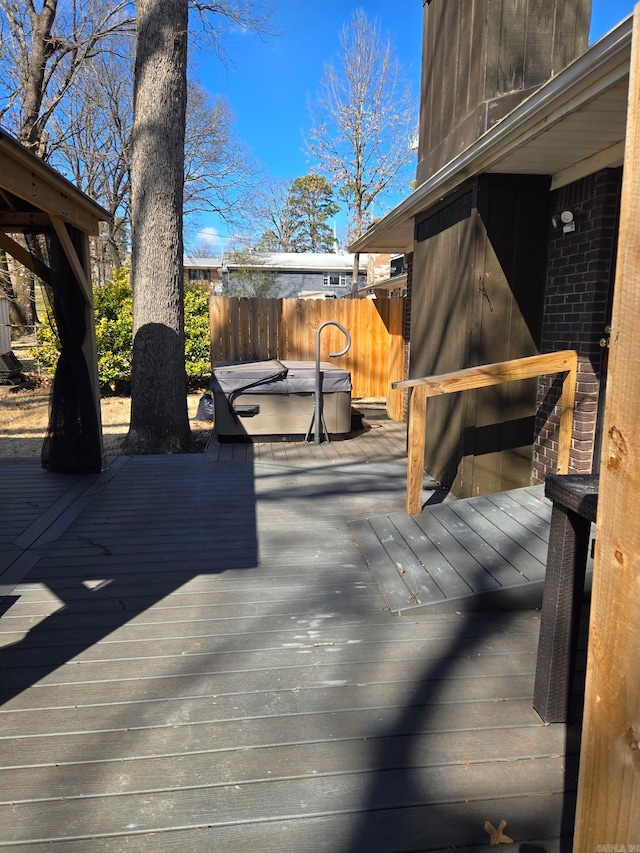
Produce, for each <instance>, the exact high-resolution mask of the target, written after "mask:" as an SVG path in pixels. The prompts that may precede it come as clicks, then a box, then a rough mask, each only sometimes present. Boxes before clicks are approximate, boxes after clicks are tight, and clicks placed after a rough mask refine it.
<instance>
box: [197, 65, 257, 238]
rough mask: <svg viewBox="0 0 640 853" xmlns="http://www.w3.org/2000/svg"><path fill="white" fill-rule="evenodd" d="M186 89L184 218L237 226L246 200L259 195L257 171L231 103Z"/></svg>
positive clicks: (198, 87) (199, 88) (218, 97)
mask: <svg viewBox="0 0 640 853" xmlns="http://www.w3.org/2000/svg"><path fill="white" fill-rule="evenodd" d="M187 88H188V95H187V129H186V137H185V185H184V212H185V216H189V215H191V214H193V213H195V212H200V211H208V212H214V213H217V214H218V215H219V216H220V217H221V218H222V219H224V220H225V221H227V222H228V223H229V224H236V223H238V222H239V221H242V220H243V219H244V218H245V217H246V214H247V206H246V201H245V200H246V199H247V198H249V197H251V196H252V195H253V194H254V192H255V189H256V184H257V176H258V169H257V166H256V165H255V163H254V162H253V161H252V159H251V156H250V154H249V151H248V149H247V148H246V146H245V145H243V144H242V142H240V140H239V139H238V138H237V137H236V135H235V133H234V130H233V122H234V116H233V114H232V112H231V109H230V107H229V104H228V102H227V101H226V99H225V98H223V97H221V96H219V95H218V96H216V97H215V98H212V97H211V96H210V95H209V93H208V92H206V91H205V90H204V89H203V88H202V87H201V86H199V85H197V84H196V83H195V82H190V83H188V87H187Z"/></svg>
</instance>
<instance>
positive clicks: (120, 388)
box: [32, 267, 211, 393]
mask: <svg viewBox="0 0 640 853" xmlns="http://www.w3.org/2000/svg"><path fill="white" fill-rule="evenodd" d="M93 304H94V310H95V318H96V323H95V329H96V344H97V349H98V376H99V379H100V385H101V387H102V390H103V391H107V390H109V391H112V392H117V393H129V392H130V389H131V353H132V333H133V297H132V293H131V281H130V275H129V269H128V268H127V267H123V268H121V269H119V270H116V271H115V273H114V276H113V278H112V280H111V281H110V282H107V284H103V285H99V286H96V287H94V289H93ZM184 311H185V318H184V325H185V366H186V372H187V380H188V382H189V383H190V384H198V383H201V382H202V381H204V380H205V377H207V376H208V375H209V374H210V372H211V355H210V352H211V345H210V336H209V335H210V333H209V296H208V293H207V291H206V290H204V289H203V288H201V287H200V286H199V285H194V284H187V285H186V286H185V296H184ZM59 353H60V347H59V344H58V339H57V335H56V333H55V329H54V324H53V323H51V322H50V320H49V318H48V321H47V322H46V323H44V324H43V325H42V326H41V327H40V328H39V329H38V332H37V348H36V349H35V350H34V351H33V352H32V356H33V358H34V359H35V360H36V362H37V363H38V364H39V365H40V367H42V368H45V369H46V368H53V367H55V365H56V362H57V360H58V355H59Z"/></svg>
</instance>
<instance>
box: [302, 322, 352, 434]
mask: <svg viewBox="0 0 640 853" xmlns="http://www.w3.org/2000/svg"><path fill="white" fill-rule="evenodd" d="M326 326H336V327H337V328H338V329H340V331H341V332H342V333H343V335H344V336H345V337H346V339H347V345H346V346H345V348H344V349H341V350H340V352H330V353H329V355H328V358H339V357H340V356H341V355H346V354H347V353H348V352H349V350H350V349H351V335H350V334H349V332H348V331H347V330H346V329H345V327H344V326H343V325H342V324H341V323H338V322H337V321H336V320H326V321H325V322H324V323H321V324H320V325H319V326H318V328H317V329H316V385H315V400H314V405H313V413H312V415H311V422H310V424H309V428H308V429H307V434H306V436H305V441H306V440H307V439H308V438H309V434H310V433H311V425H312V424H314V427H315V429H314V443H315V444H320V442H321V440H322V439H321V431H322V430H324V434H325V436H326V438H327V441H329V433H328V431H327V427H326V424H325V422H324V417H323V415H322V371H321V370H320V335H321V333H322V330H323V329H324V328H326Z"/></svg>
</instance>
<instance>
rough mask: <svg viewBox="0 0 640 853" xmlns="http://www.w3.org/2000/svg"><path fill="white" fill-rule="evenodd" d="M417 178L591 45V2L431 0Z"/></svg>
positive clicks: (425, 40) (427, 8)
mask: <svg viewBox="0 0 640 853" xmlns="http://www.w3.org/2000/svg"><path fill="white" fill-rule="evenodd" d="M424 8H425V12H424V25H423V51H424V53H423V73H422V105H421V118H420V152H419V161H420V163H419V166H418V183H422V181H424V180H425V179H426V178H427V177H428V176H429V175H430V174H432V173H433V172H434V171H435V170H436V169H437V168H439V167H440V166H442V165H444V163H446V162H447V161H448V160H450V159H451V158H452V157H453V156H455V155H456V154H458V153H459V152H460V151H462V150H464V148H466V147H467V146H468V145H470V144H471V143H472V142H473V141H474V140H475V139H476V138H477V137H478V136H480V135H481V134H482V133H483V132H484V131H485V130H486V129H487V128H488V126H489V125H490V124H491V123H492V122H494V121H496V120H498V119H499V118H501V117H502V116H504V115H505V114H506V113H507V112H508V111H510V110H511V109H513V108H514V107H515V106H516V104H517V102H518V101H519V100H522V99H523V98H524V97H526V95H527V94H528V93H529V92H530V91H531V90H532V89H533V88H535V87H537V86H539V85H541V84H542V83H544V82H545V81H546V80H548V79H549V78H550V77H552V76H553V75H554V74H555V73H557V71H558V70H559V69H560V68H563V67H564V66H565V65H567V64H568V63H569V62H571V60H573V59H575V57H576V56H578V55H579V54H580V53H582V52H583V51H584V50H585V49H586V47H587V39H588V33H589V18H590V8H591V2H590V0H521V2H518V3H514V2H513V0H501V2H495V0H465V2H464V3H450V2H445V0H429V2H428V3H427V4H426V5H425V7H424Z"/></svg>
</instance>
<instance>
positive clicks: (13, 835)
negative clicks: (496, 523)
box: [0, 431, 579, 853]
mask: <svg viewBox="0 0 640 853" xmlns="http://www.w3.org/2000/svg"><path fill="white" fill-rule="evenodd" d="M372 432H375V431H372ZM393 434H394V435H395V434H396V433H393ZM396 437H397V439H398V441H397V450H398V452H397V458H396V457H394V458H391V459H390V458H386V457H385V455H384V454H383V453H381V452H380V451H379V452H378V454H377V455H376V452H375V444H374V443H373V436H372V435H371V434H367V444H366V446H364V447H363V448H362V449H361V450H358V446H357V445H350V444H349V443H348V442H342V443H341V448H340V451H341V452H340V453H337V452H334V449H333V448H332V446H331V445H333V442H332V443H331V445H330V446H328V447H327V446H326V445H320V446H319V447H318V448H316V447H314V449H313V450H311V449H309V448H305V447H302V446H299V447H297V448H296V449H295V454H294V453H292V452H288V453H287V452H285V451H284V450H283V449H282V448H279V447H277V446H271V445H253V446H249V451H250V452H246V448H245V453H244V454H242V453H240V452H238V454H237V456H239V457H240V458H234V453H233V450H232V451H231V452H226V453H223V452H222V449H218V448H210V451H211V452H209V451H208V452H207V454H205V455H204V457H203V456H200V457H198V456H197V455H194V456H193V457H190V456H185V457H162V458H159V457H134V458H130V459H123V460H121V463H120V464H119V467H118V468H117V470H115V469H114V470H113V471H111V476H110V477H108V478H106V479H105V482H104V483H103V484H102V486H101V487H100V488H91V489H88V490H85V491H84V492H83V493H82V494H81V495H78V496H77V498H76V499H75V500H73V501H70V502H69V504H68V506H67V507H66V509H64V510H62V511H60V512H58V513H57V515H56V516H55V519H54V524H53V526H52V525H51V524H49V525H48V526H45V527H44V531H43V526H42V525H41V524H38V517H37V513H36V515H35V516H33V515H31V516H30V517H29V519H27V521H26V526H25V518H26V516H23V521H22V522H21V523H22V525H23V526H22V527H21V528H20V527H12V528H11V531H10V532H9V535H8V542H7V543H5V545H4V546H3V547H4V548H5V551H3V552H2V553H7V552H8V551H9V548H10V547H13V546H12V545H11V543H12V542H13V541H14V540H15V538H16V537H18V536H20V535H21V534H23V533H24V531H25V530H26V529H27V528H28V527H29V526H30V525H31V538H30V542H27V541H26V540H25V541H24V544H25V546H26V547H25V548H23V549H18V550H20V551H21V555H22V556H21V559H22V560H24V561H28V562H29V566H28V567H27V566H26V565H25V566H23V568H24V569H25V572H26V573H24V575H23V576H22V577H17V576H16V577H14V578H8V579H7V583H6V585H5V589H6V590H10V591H11V596H10V598H7V599H6V601H7V609H6V611H4V612H3V615H2V617H1V618H0V671H1V672H2V679H1V680H0V826H2V827H3V829H2V832H1V833H0V850H2V849H5V848H6V849H16V850H18V849H27V850H32V851H39V850H42V851H44V850H47V851H51V850H53V851H59V852H60V853H76V851H82V853H101V851H109V853H113V851H115V850H118V851H119V850H123V851H124V850H136V851H139V852H140V853H163V851H171V853H174V851H175V850H182V851H185V853H186V852H187V851H194V853H195V851H199V853H201V851H203V850H224V851H225V853H248V851H252V853H253V851H255V850H265V851H283V853H284V851H291V853H294V851H295V853H301V851H309V853H318V851H322V850H326V851H330V853H362V851H363V850H366V851H367V853H383V851H387V853H398V850H399V849H415V850H425V851H426V850H441V849H445V848H447V847H453V846H455V847H458V848H462V849H466V850H467V851H468V853H470V851H473V850H476V849H477V850H479V849H484V848H485V846H486V844H487V842H488V835H487V833H486V831H485V830H484V828H483V826H484V821H485V820H487V819H489V820H492V821H493V823H494V824H496V825H497V823H499V821H500V819H501V817H505V818H506V819H507V820H508V821H509V825H508V829H507V831H508V832H510V834H511V835H512V836H513V837H515V838H516V840H517V841H518V842H520V843H521V844H522V845H525V844H527V843H529V844H531V845H533V844H537V845H538V848H539V849H540V850H544V851H547V853H559V851H560V847H559V838H560V837H561V836H562V835H568V834H570V832H571V811H572V808H573V802H574V797H575V792H574V787H575V785H574V781H573V775H574V774H573V771H571V772H569V771H568V770H567V767H569V768H571V763H572V762H575V756H576V754H577V749H578V743H577V733H576V732H575V731H574V728H573V727H571V726H564V725H561V726H544V725H543V724H542V722H541V720H540V719H539V717H538V716H537V714H535V712H534V711H533V708H532V694H533V676H534V670H535V661H536V648H537V639H538V632H539V614H538V613H536V612H534V611H515V610H513V611H507V612H504V613H498V614H497V613H492V614H491V615H490V618H488V617H487V616H485V615H484V614H483V613H474V612H462V611H461V612H459V613H457V614H456V613H437V612H435V613H434V612H426V613H425V612H420V611H408V612H406V613H405V614H404V615H403V618H402V619H399V618H397V617H396V616H393V615H392V614H391V613H390V612H389V607H388V604H387V602H386V600H385V597H384V596H383V595H382V594H381V587H380V586H379V584H378V582H377V580H376V578H375V577H374V575H373V574H372V572H371V569H370V567H369V565H368V563H367V561H366V559H365V557H366V552H365V549H364V548H363V549H361V548H359V547H358V545H357V544H356V540H355V539H354V536H353V532H354V531H355V530H357V529H358V527H359V526H360V527H363V529H364V526H366V527H367V528H368V530H369V531H371V536H372V544H375V543H374V539H375V540H377V541H378V542H379V541H380V539H379V538H378V536H382V538H383V539H384V538H389V537H391V540H390V541H392V543H393V548H392V549H391V554H392V555H393V557H394V558H395V560H394V559H392V556H389V554H387V561H388V564H390V565H391V568H392V569H393V570H394V571H395V576H396V578H398V580H401V577H400V575H399V574H398V571H397V568H395V564H396V563H398V562H400V561H401V560H400V558H401V557H402V555H403V554H405V555H406V552H407V551H408V550H411V551H412V553H416V549H417V548H418V545H419V544H424V541H425V539H426V535H425V533H424V531H423V529H422V528H421V527H420V525H419V524H418V523H417V522H416V521H415V520H414V519H409V517H408V516H406V514H405V513H404V511H403V506H404V499H405V487H406V467H405V461H404V458H403V457H404V440H403V439H402V440H401V439H400V432H399V431H397V435H396ZM392 446H393V445H392ZM20 467H21V463H20V462H19V461H18V462H14V461H12V460H10V461H7V462H4V461H3V462H0V468H1V469H2V471H1V472H0V473H4V471H5V470H9V469H11V470H12V472H13V473H12V475H11V476H12V479H13V480H14V481H15V482H17V481H19V480H20ZM27 467H28V466H27ZM30 476H31V480H30V488H31V489H32V493H31V496H32V498H35V499H36V502H37V503H38V504H39V506H40V511H41V512H42V513H44V512H46V511H47V508H48V507H49V506H51V505H52V504H55V502H56V500H58V498H59V494H58V496H56V495H55V494H54V493H52V492H50V491H49V488H50V483H49V480H48V475H47V474H46V472H44V473H42V474H41V473H40V472H36V471H35V470H34V469H33V466H31V474H30ZM39 484H41V485H42V489H43V495H45V497H42V498H41V497H40V495H39V492H38V490H39V488H40V485H39ZM54 491H55V490H54ZM500 500H501V501H502V499H500ZM505 500H506V499H505ZM535 500H536V498H535V494H528V495H523V496H522V499H520V497H519V498H518V500H517V501H516V505H515V506H514V505H513V504H512V503H511V501H510V500H506V509H507V511H508V512H510V513H511V514H512V516H513V519H514V522H515V523H517V524H519V525H520V526H522V521H521V519H522V518H523V516H522V515H521V512H522V510H521V508H520V507H521V506H524V507H525V509H526V505H527V502H528V503H529V504H530V503H531V502H532V501H535ZM61 508H62V504H60V505H59V509H61ZM436 510H438V507H436ZM456 518H457V516H456ZM541 518H542V522H544V516H542V517H541ZM451 519H453V521H454V522H455V524H453V526H452V525H451V524H450V526H449V528H448V529H447V528H446V527H445V526H444V525H443V523H442V521H441V520H440V521H438V524H439V525H440V528H439V529H440V530H442V531H444V533H442V534H441V536H442V538H443V539H446V540H447V547H448V549H449V550H447V553H453V552H454V550H456V551H458V552H459V551H460V549H462V550H466V551H467V553H468V554H470V552H471V550H472V551H473V552H474V554H473V560H474V561H475V564H476V566H478V567H480V568H479V569H478V571H482V572H483V573H484V574H485V575H486V576H487V578H489V580H492V578H491V577H490V576H489V573H488V572H487V569H486V568H485V567H484V566H485V565H486V564H488V563H490V562H491V560H490V559H489V554H490V553H491V555H492V556H491V559H493V560H494V561H495V556H494V555H495V553H497V552H496V551H495V549H492V551H491V552H489V551H488V550H487V548H492V546H490V545H488V544H487V546H486V547H484V546H483V547H476V546H479V542H478V539H477V535H478V534H477V535H476V537H471V539H473V543H472V542H471V540H470V539H467V540H465V538H464V537H465V536H469V534H468V533H467V534H462V533H461V532H460V530H459V529H458V527H459V521H455V518H454V517H453V516H452V517H451ZM370 520H373V523H371V522H370ZM350 522H351V526H350V524H349V523H350ZM10 523H11V524H14V521H13V520H12V521H11V522H10ZM33 525H36V526H33ZM43 532H44V538H43ZM543 532H544V531H543V525H542V524H541V525H539V530H538V533H539V534H543ZM538 533H536V534H535V535H538ZM445 534H446V535H445ZM538 538H540V539H541V541H542V540H543V535H542V536H538ZM465 542H466V547H465ZM393 549H395V551H394V550H393ZM467 549H469V550H467ZM525 550H526V549H525ZM526 553H529V552H528V551H527V552H526ZM529 556H531V555H529ZM439 559H441V560H442V566H443V569H444V568H445V562H444V557H443V556H442V555H441V557H440V558H439ZM416 560H417V558H413V561H412V562H411V563H410V565H408V566H407V568H406V569H405V574H404V575H403V577H407V576H409V578H410V577H413V578H414V580H415V579H416V578H417V577H418V574H417V573H418V572H419V571H420V564H419V562H416ZM449 570H450V571H451V572H453V573H454V574H455V575H456V576H457V577H458V578H461V576H460V575H459V574H458V573H457V571H456V570H455V569H453V568H452V567H451V566H450V567H449ZM18 574H20V573H18ZM432 577H433V576H432ZM461 582H462V583H464V584H465V585H466V586H467V587H469V585H468V584H466V581H461ZM485 583H486V581H485ZM422 587H423V588H421V594H422V595H425V594H427V592H429V590H431V591H433V584H432V583H431V582H430V581H428V580H427V581H424V582H423V583H422ZM404 589H405V592H404V595H405V599H406V598H407V597H409V596H410V595H411V592H410V591H409V589H408V587H407V586H406V585H405V587H404ZM576 701H579V697H576ZM567 762H569V763H567ZM399 839H401V846H399V845H400V842H399Z"/></svg>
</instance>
